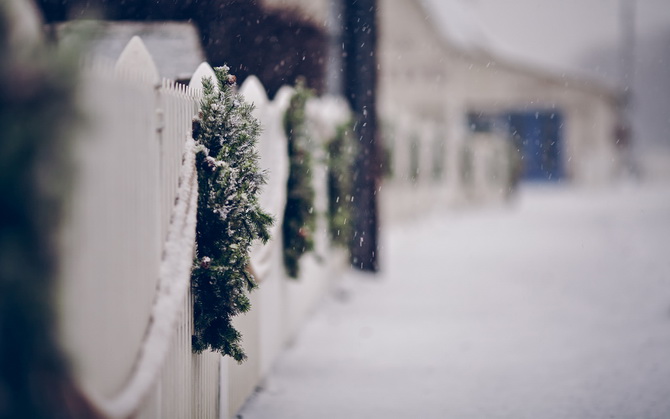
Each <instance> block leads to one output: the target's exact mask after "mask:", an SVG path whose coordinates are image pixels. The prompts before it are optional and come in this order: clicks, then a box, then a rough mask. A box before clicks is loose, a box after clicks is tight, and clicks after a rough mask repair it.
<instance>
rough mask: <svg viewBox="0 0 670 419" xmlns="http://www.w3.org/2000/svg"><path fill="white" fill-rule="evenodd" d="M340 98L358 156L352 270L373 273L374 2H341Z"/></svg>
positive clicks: (375, 184)
mask: <svg viewBox="0 0 670 419" xmlns="http://www.w3.org/2000/svg"><path fill="white" fill-rule="evenodd" d="M344 2H345V6H344V18H345V19H344V25H345V27H344V48H345V51H344V53H345V69H344V70H345V77H344V86H343V87H344V93H345V95H346V97H347V99H348V100H349V104H350V106H351V109H352V111H353V113H354V118H355V127H354V135H355V136H356V138H357V140H358V146H359V148H358V154H357V156H356V169H355V173H354V196H353V198H354V206H355V208H356V209H355V214H354V227H355V236H354V243H352V249H351V262H352V265H353V266H354V267H356V268H358V269H361V270H363V271H369V272H376V271H377V270H378V269H379V264H378V243H377V241H378V234H377V232H378V214H377V191H378V182H379V176H378V174H379V159H378V155H379V153H378V152H377V141H376V136H377V112H376V106H375V99H376V87H377V55H376V54H377V51H376V47H377V22H376V14H377V4H376V3H377V2H376V0H344Z"/></svg>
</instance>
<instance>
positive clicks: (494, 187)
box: [380, 112, 512, 224]
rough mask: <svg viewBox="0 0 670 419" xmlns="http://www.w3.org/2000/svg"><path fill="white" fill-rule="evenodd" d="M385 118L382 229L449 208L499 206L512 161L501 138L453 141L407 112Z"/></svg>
mask: <svg viewBox="0 0 670 419" xmlns="http://www.w3.org/2000/svg"><path fill="white" fill-rule="evenodd" d="M385 119H386V121H387V122H386V123H385V124H384V125H383V129H382V135H381V138H382V139H383V142H382V145H383V149H384V150H385V152H387V153H388V156H389V159H388V160H389V161H387V162H386V163H387V164H388V165H390V168H389V169H390V172H391V173H390V174H389V175H388V176H387V177H386V178H385V180H384V182H383V186H382V190H381V191H380V199H381V204H380V208H381V212H382V219H383V221H384V222H385V223H386V224H389V223H391V224H394V223H398V222H402V221H403V220H406V219H408V218H415V217H417V216H422V215H427V214H430V213H433V212H440V211H444V210H445V208H450V207H455V206H464V205H472V204H482V203H492V202H500V201H502V200H504V199H505V197H506V196H507V195H508V194H509V191H510V188H511V187H512V184H511V181H512V179H511V173H512V167H511V164H512V162H511V150H510V149H509V147H510V144H509V141H507V139H506V138H504V137H502V136H500V135H498V134H495V133H490V134H489V133H487V134H469V135H464V136H463V137H464V139H463V140H460V141H459V140H458V139H459V138H463V137H461V136H459V135H453V133H451V132H448V130H447V129H446V128H445V126H444V125H439V124H436V123H435V122H431V121H429V120H425V119H422V118H420V117H417V116H415V115H412V114H408V113H407V112H398V113H396V114H394V115H386V118H385ZM453 123H454V122H452V124H453ZM456 123H462V124H463V125H464V124H465V121H456Z"/></svg>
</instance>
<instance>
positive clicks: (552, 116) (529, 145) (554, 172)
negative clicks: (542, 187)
mask: <svg viewBox="0 0 670 419" xmlns="http://www.w3.org/2000/svg"><path fill="white" fill-rule="evenodd" d="M562 119H563V118H562V117H561V115H560V113H558V112H554V111H550V112H547V111H543V112H515V113H510V114H509V115H508V117H507V120H508V122H509V132H510V135H511V137H512V141H514V142H515V145H516V147H517V148H518V149H519V150H520V151H521V155H522V156H523V158H522V163H523V172H522V178H523V179H524V180H544V181H556V180H560V179H561V178H562V177H563V175H564V171H563V159H562V153H561V130H562V127H563V123H562Z"/></svg>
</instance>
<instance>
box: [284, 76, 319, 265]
mask: <svg viewBox="0 0 670 419" xmlns="http://www.w3.org/2000/svg"><path fill="white" fill-rule="evenodd" d="M311 95H312V93H311V92H310V90H309V89H307V88H306V87H305V85H304V82H302V81H301V80H299V81H298V83H297V85H296V91H295V94H294V95H293V97H292V98H291V102H290V104H289V107H288V109H287V110H286V114H285V115H284V129H285V131H286V136H287V137H288V155H289V177H288V183H287V197H286V208H285V211H284V222H283V224H282V233H283V236H282V237H283V244H284V266H285V267H286V272H287V273H288V275H289V277H291V278H297V277H298V274H299V273H300V264H299V261H300V258H301V257H302V255H303V254H305V253H307V252H309V251H312V250H314V230H315V228H316V214H315V212H314V188H313V186H312V172H311V169H312V156H311V153H310V150H309V145H310V141H311V139H310V138H309V135H308V132H307V123H306V122H307V118H306V114H305V106H306V104H307V100H308V99H309V98H310V97H311Z"/></svg>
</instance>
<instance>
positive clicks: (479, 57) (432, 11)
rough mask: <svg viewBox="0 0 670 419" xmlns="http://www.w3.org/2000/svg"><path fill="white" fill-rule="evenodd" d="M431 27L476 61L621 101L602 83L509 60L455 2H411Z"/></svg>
mask: <svg viewBox="0 0 670 419" xmlns="http://www.w3.org/2000/svg"><path fill="white" fill-rule="evenodd" d="M414 1H415V4H417V5H418V7H420V8H421V9H422V10H423V12H424V14H425V15H426V20H427V21H428V22H430V23H431V25H432V26H433V27H434V29H435V32H436V33H437V34H438V36H440V37H441V39H442V42H443V43H444V44H446V46H448V47H449V48H452V49H455V50H457V51H459V52H460V53H462V54H464V55H466V56H468V57H469V58H470V59H472V60H473V61H476V62H480V63H483V64H484V65H487V66H494V67H498V68H504V69H508V70H511V71H517V72H521V73H525V74H528V75H529V76H532V77H536V78H541V79H544V80H546V81H548V82H552V83H555V84H560V85H562V86H565V87H566V88H578V89H581V90H584V91H590V92H593V93H594V94H597V95H599V96H604V97H607V98H609V99H610V100H612V101H615V102H616V101H618V100H620V99H621V93H622V92H621V90H620V89H618V88H616V87H614V86H611V85H610V84H607V83H605V82H604V81H602V80H598V79H593V78H590V77H585V76H576V75H572V74H566V73H564V72H558V71H557V70H555V69H551V68H546V67H541V66H538V65H535V64H531V63H527V62H523V61H520V60H518V59H516V58H512V57H509V56H508V54H506V53H505V52H504V51H503V48H501V47H500V46H499V45H498V44H497V42H496V41H495V40H494V39H493V37H492V36H491V35H490V34H489V33H488V32H487V31H486V29H485V28H484V26H483V25H482V23H481V21H479V20H478V19H477V17H476V16H475V14H474V12H473V11H472V9H470V8H469V7H468V5H467V4H464V3H463V2H462V1H458V0H414Z"/></svg>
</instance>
